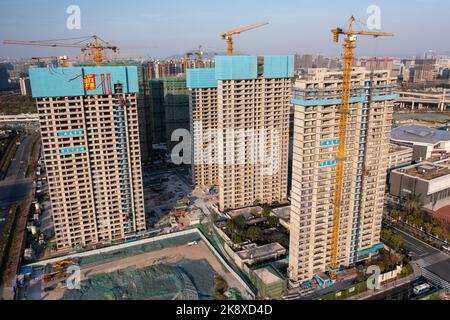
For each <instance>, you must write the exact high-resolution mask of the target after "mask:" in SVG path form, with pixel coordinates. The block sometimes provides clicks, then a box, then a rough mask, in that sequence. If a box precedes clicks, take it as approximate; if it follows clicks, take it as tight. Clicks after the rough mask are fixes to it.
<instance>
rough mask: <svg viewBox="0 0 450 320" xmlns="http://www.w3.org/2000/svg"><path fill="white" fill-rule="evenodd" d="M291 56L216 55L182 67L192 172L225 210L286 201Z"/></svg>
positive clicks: (201, 185)
mask: <svg viewBox="0 0 450 320" xmlns="http://www.w3.org/2000/svg"><path fill="white" fill-rule="evenodd" d="M293 75H294V57H293V56H264V57H257V56H228V57H216V63H215V68H210V69H188V73H187V83H188V87H189V88H190V89H191V100H190V105H191V115H192V135H193V148H192V153H193V179H194V183H195V185H196V186H199V187H210V186H212V185H217V186H218V189H219V208H220V210H222V211H224V210H229V209H236V208H243V207H249V206H254V205H257V204H275V203H282V202H285V201H286V200H287V175H288V148H289V112H290V107H291V104H290V101H289V100H290V94H291V78H292V77H293Z"/></svg>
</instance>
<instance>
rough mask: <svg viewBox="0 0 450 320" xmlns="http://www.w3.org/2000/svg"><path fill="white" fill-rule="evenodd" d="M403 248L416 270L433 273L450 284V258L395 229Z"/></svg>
mask: <svg viewBox="0 0 450 320" xmlns="http://www.w3.org/2000/svg"><path fill="white" fill-rule="evenodd" d="M395 232H396V233H397V234H398V235H399V236H400V237H401V238H402V239H403V243H404V245H405V247H406V248H407V249H408V250H410V251H411V253H412V263H413V264H414V265H416V266H417V267H418V268H421V269H426V270H428V271H430V272H432V273H434V274H435V275H436V276H437V277H438V278H440V279H441V280H444V281H446V282H448V283H450V268H449V266H450V256H449V255H448V254H445V253H443V252H441V251H440V250H438V249H436V248H434V247H432V246H430V245H429V244H427V243H425V242H422V241H421V240H418V239H416V238H414V237H412V236H410V235H409V234H407V233H405V232H403V231H401V230H398V229H396V230H395Z"/></svg>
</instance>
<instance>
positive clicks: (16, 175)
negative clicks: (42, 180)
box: [4, 134, 36, 181]
mask: <svg viewBox="0 0 450 320" xmlns="http://www.w3.org/2000/svg"><path fill="white" fill-rule="evenodd" d="M35 137H36V136H35V135H32V134H27V135H26V136H25V138H24V139H21V140H22V142H21V144H20V146H19V147H18V148H17V151H16V154H15V156H14V158H13V159H14V160H12V161H11V164H10V165H9V168H8V173H7V174H6V177H5V179H4V180H5V181H11V180H18V179H23V178H25V175H26V173H27V167H28V161H29V157H30V154H29V153H30V145H31V142H32V141H33V139H35Z"/></svg>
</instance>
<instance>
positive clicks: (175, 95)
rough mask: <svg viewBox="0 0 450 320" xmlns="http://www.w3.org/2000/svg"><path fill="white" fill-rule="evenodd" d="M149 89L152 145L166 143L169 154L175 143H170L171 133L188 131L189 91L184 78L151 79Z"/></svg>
mask: <svg viewBox="0 0 450 320" xmlns="http://www.w3.org/2000/svg"><path fill="white" fill-rule="evenodd" d="M150 89H151V92H150V97H151V109H150V112H151V114H152V116H151V123H152V125H151V129H152V136H153V143H167V150H168V152H169V153H170V151H171V150H172V148H173V146H174V145H175V144H176V143H177V142H174V141H171V137H172V133H173V132H174V131H175V130H177V129H186V130H189V123H190V118H189V91H188V88H187V87H186V78H185V77H184V76H180V77H164V78H160V79H152V80H151V81H150Z"/></svg>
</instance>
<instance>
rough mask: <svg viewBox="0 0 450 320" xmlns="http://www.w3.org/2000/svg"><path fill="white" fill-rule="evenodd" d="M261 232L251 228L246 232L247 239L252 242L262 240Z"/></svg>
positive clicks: (253, 227) (258, 229)
mask: <svg viewBox="0 0 450 320" xmlns="http://www.w3.org/2000/svg"><path fill="white" fill-rule="evenodd" d="M262 236H263V232H262V230H261V229H260V228H259V227H256V226H252V227H250V228H248V230H247V237H248V238H249V239H250V240H252V241H258V240H260V239H262Z"/></svg>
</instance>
